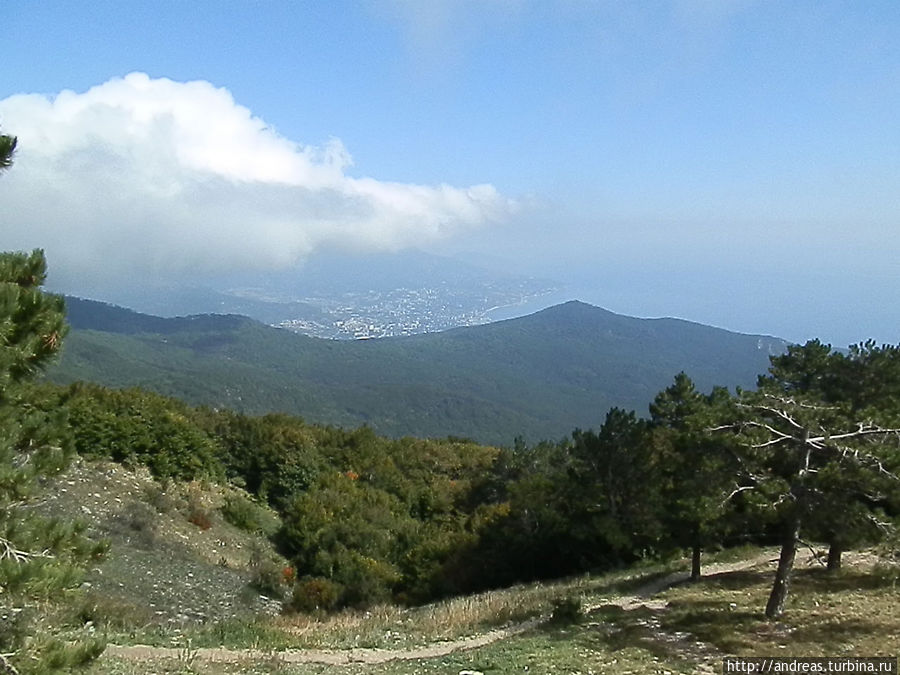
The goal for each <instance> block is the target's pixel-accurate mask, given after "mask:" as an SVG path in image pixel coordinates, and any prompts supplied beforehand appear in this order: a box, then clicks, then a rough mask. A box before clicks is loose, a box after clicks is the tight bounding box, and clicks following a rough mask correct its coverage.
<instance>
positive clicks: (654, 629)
mask: <svg viewBox="0 0 900 675" xmlns="http://www.w3.org/2000/svg"><path fill="white" fill-rule="evenodd" d="M771 557H772V554H771V553H766V554H763V555H759V556H756V557H754V558H751V559H749V560H741V561H738V562H734V563H713V564H711V565H707V566H706V568H705V569H704V576H711V575H714V574H724V573H727V572H734V571H738V570H745V569H749V568H751V567H755V566H757V565H761V564H764V563H768V562H769V561H770V560H771ZM688 578H689V575H688V574H687V573H686V572H676V573H674V574H669V575H667V576H665V577H662V578H660V579H655V580H653V581H651V582H648V583H647V584H644V585H643V586H641V587H639V588H638V589H637V590H635V591H634V593H633V594H631V595H619V596H613V597H610V598H609V599H607V600H604V601H603V602H599V603H593V604H591V605H589V606H588V607H586V608H585V611H586V612H590V611H592V610H595V609H599V608H600V607H604V606H609V605H615V606H617V607H620V608H622V609H624V610H626V611H631V610H634V609H638V608H642V607H643V608H647V609H650V610H653V611H660V610H662V609H664V608H665V605H666V603H665V602H664V601H660V600H654V599H653V598H652V596H654V595H656V594H657V593H659V592H660V591H662V590H664V589H666V588H668V587H669V586H672V585H674V584H678V583H682V582H684V581H687V580H688ZM545 620H546V617H537V618H534V619H530V620H528V621H524V622H522V623H517V624H515V625H513V626H508V627H506V628H498V629H495V630H491V631H487V632H485V633H480V634H478V635H473V636H470V637H465V638H459V639H456V640H448V641H442V642H433V643H431V644H427V645H423V646H421V647H410V648H407V649H375V648H357V649H287V650H282V651H264V650H254V649H226V648H224V647H201V648H198V649H191V650H187V649H183V648H182V649H179V648H174V647H150V646H146V645H133V646H119V645H108V646H107V648H106V651H105V653H104V654H105V655H108V656H112V657H115V658H121V659H127V660H129V661H145V660H149V659H160V658H162V659H185V660H188V659H189V660H196V661H200V662H204V663H243V662H249V661H278V662H281V663H317V664H325V665H334V666H340V665H350V664H354V663H365V664H378V663H386V662H388V661H413V660H417V659H429V658H436V657H440V656H447V655H448V654H453V653H455V652H461V651H466V650H469V649H476V648H478V647H484V646H485V645H489V644H492V643H494V642H498V641H500V640H506V639H508V638H510V637H513V636H515V635H519V634H520V633H524V632H525V631H528V630H531V629H532V628H536V627H537V626H538V625H540V624H541V623H542V622H544V621H545ZM638 624H639V625H641V626H642V627H643V628H646V629H647V631H648V639H651V640H654V641H657V642H661V643H666V644H668V645H671V646H672V649H673V651H675V652H676V653H678V654H681V655H684V656H685V657H686V658H688V659H691V660H695V661H698V662H700V663H701V665H700V666H699V668H700V670H698V672H704V673H705V672H714V671H712V670H709V671H708V670H707V667H706V663H708V662H711V661H712V660H713V659H716V658H721V654H719V653H718V652H717V651H715V650H714V648H712V647H711V646H709V645H704V644H703V643H699V642H696V641H693V640H692V639H691V636H690V635H688V634H687V633H684V634H682V633H671V632H667V631H664V630H663V629H662V628H661V626H660V624H659V620H658V619H656V618H655V617H652V616H651V617H650V618H648V619H639V620H638Z"/></svg>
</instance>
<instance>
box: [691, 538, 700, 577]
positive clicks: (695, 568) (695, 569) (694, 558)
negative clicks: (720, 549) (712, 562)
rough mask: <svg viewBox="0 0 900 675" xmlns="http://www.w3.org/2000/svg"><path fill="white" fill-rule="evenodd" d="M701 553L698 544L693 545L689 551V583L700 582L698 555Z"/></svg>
mask: <svg viewBox="0 0 900 675" xmlns="http://www.w3.org/2000/svg"><path fill="white" fill-rule="evenodd" d="M702 551H703V549H702V548H700V544H694V547H693V550H692V551H691V581H700V553H701V552H702Z"/></svg>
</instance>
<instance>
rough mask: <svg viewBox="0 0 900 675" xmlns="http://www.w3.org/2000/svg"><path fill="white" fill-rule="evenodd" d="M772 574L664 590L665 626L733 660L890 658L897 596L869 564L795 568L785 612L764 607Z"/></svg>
mask: <svg viewBox="0 0 900 675" xmlns="http://www.w3.org/2000/svg"><path fill="white" fill-rule="evenodd" d="M772 579H773V575H772V573H771V572H766V573H762V572H756V571H753V572H746V571H745V572H732V573H728V574H722V575H717V576H713V577H710V578H707V579H704V580H702V581H701V582H700V583H698V584H685V585H681V586H678V587H674V588H672V589H670V590H669V591H667V592H666V593H665V595H664V597H665V598H666V599H667V600H668V601H669V607H668V610H667V611H666V612H665V613H664V614H663V616H662V625H663V626H664V627H665V628H667V629H670V630H683V631H689V632H691V633H692V634H694V635H696V636H697V637H698V638H699V639H701V640H703V641H705V642H709V643H711V644H713V645H715V646H716V647H718V648H719V649H721V650H722V651H724V652H726V653H729V654H736V655H753V654H770V655H771V654H776V655H777V654H785V655H803V656H836V655H838V656H840V655H894V654H897V653H898V651H900V612H898V611H897V608H898V607H900V592H898V589H897V587H896V586H895V585H894V584H893V583H892V580H891V579H890V578H889V577H885V576H883V575H880V574H878V573H877V572H875V571H873V569H872V567H871V565H869V564H863V565H859V566H855V565H853V564H852V563H850V564H848V565H846V566H845V569H844V570H842V571H840V572H837V573H829V572H827V571H826V570H824V569H822V568H821V567H818V566H816V567H801V568H799V569H796V570H795V571H794V575H793V579H792V585H791V592H790V595H789V596H788V601H787V604H786V611H785V614H784V615H783V616H782V617H781V618H780V619H779V620H778V621H769V620H767V619H766V618H765V616H764V613H763V610H764V607H765V603H766V600H767V598H768V595H769V592H770V590H771V584H772Z"/></svg>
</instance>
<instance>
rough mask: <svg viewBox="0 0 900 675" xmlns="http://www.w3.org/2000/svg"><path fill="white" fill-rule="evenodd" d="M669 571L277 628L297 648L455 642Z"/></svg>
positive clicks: (294, 621)
mask: <svg viewBox="0 0 900 675" xmlns="http://www.w3.org/2000/svg"><path fill="white" fill-rule="evenodd" d="M670 570H671V567H670V566H662V565H655V566H652V567H644V568H641V569H638V570H636V569H631V570H624V571H620V572H612V573H609V574H606V575H603V576H601V577H589V576H582V577H576V578H572V579H566V580H561V581H556V582H548V583H533V584H521V585H517V586H513V587H511V588H506V589H500V590H495V591H487V592H484V593H477V594H473V595H467V596H462V597H456V598H449V599H447V600H443V601H440V602H436V603H433V604H430V605H425V606H423V607H413V608H402V607H396V606H379V607H375V608H372V609H369V610H367V611H365V612H360V611H354V610H347V611H344V612H340V613H338V614H332V615H314V614H298V615H293V616H284V617H279V618H278V619H276V620H275V624H274V627H276V628H280V629H282V630H284V631H286V632H287V633H289V634H290V635H291V636H292V637H293V638H294V640H291V644H292V645H294V646H297V647H329V648H342V647H403V646H411V645H419V644H424V643H428V642H434V641H438V640H452V639H456V638H459V637H464V636H468V635H472V634H475V633H478V632H481V631H484V630H488V629H491V628H496V627H498V626H504V625H507V624H511V623H516V622H520V621H524V620H526V619H529V618H533V617H538V616H544V617H547V616H549V615H550V613H551V611H552V609H553V605H554V602H555V601H559V600H561V599H564V598H574V599H577V600H580V601H581V602H583V603H584V604H589V603H590V601H591V599H593V598H596V597H598V596H599V595H608V594H611V593H616V592H622V591H624V590H626V589H628V588H630V587H632V586H634V585H636V584H638V583H642V582H644V581H646V580H647V579H648V578H649V577H652V576H655V575H657V574H664V573H666V572H668V571H670Z"/></svg>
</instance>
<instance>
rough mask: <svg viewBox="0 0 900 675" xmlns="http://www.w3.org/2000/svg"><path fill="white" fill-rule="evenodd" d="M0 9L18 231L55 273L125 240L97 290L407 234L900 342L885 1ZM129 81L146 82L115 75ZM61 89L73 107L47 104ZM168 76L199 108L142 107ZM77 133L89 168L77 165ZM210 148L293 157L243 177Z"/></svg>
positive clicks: (1, 113) (790, 323)
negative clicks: (89, 194) (189, 146)
mask: <svg viewBox="0 0 900 675" xmlns="http://www.w3.org/2000/svg"><path fill="white" fill-rule="evenodd" d="M3 15H4V21H5V26H6V31H5V38H4V40H3V41H2V42H0V64H2V65H0V68H2V71H3V77H2V78H0V125H2V128H3V129H4V130H5V131H7V132H9V133H16V134H18V135H19V136H20V140H21V141H22V144H23V146H22V150H21V152H20V156H19V160H18V162H17V166H16V168H15V169H14V171H11V172H9V174H8V175H6V176H4V178H3V180H2V181H0V198H2V199H4V202H5V203H7V204H8V205H12V207H13V208H12V210H13V211H14V213H13V214H12V216H11V218H10V219H9V220H7V224H6V226H5V227H6V228H8V231H7V233H6V234H7V236H5V237H4V236H3V232H2V230H0V244H3V246H4V247H10V246H16V247H20V246H30V245H41V246H44V247H45V248H47V249H48V255H49V256H50V258H51V264H53V260H54V255H55V256H56V259H57V260H59V261H60V263H59V266H60V268H61V270H62V271H60V272H59V279H60V282H59V283H61V284H62V285H65V283H67V281H70V280H73V279H76V278H78V277H79V275H88V276H90V275H91V274H94V275H96V274H97V268H98V267H99V266H100V261H101V260H103V259H104V256H109V255H114V256H115V257H116V258H118V259H121V260H122V265H121V267H116V266H113V268H112V269H110V271H109V275H108V276H107V277H106V278H103V279H101V278H99V277H98V278H97V280H96V281H97V283H98V284H100V283H116V277H117V275H118V276H121V275H123V274H127V276H128V278H130V279H140V278H141V275H149V276H154V275H155V276H157V277H158V276H160V275H166V274H172V275H173V276H178V275H184V274H186V270H194V269H197V268H199V269H201V270H202V271H208V272H210V273H212V272H217V271H221V268H223V267H224V268H231V267H236V266H237V267H240V266H242V265H247V266H253V265H259V266H263V267H265V266H280V265H288V264H292V263H293V262H294V261H296V260H299V259H302V258H303V257H305V256H308V255H314V254H315V252H316V250H318V249H319V248H321V247H329V246H339V247H340V246H347V247H354V248H359V249H363V250H368V249H372V250H382V249H387V250H395V249H398V248H403V247H408V246H415V247H419V248H425V249H428V250H432V251H436V252H447V253H454V254H460V255H466V254H471V255H472V256H473V257H477V258H478V259H479V260H488V261H493V264H495V265H498V266H502V267H507V268H510V269H516V270H519V271H525V272H529V273H532V274H536V275H544V276H550V277H554V278H557V279H560V280H562V281H565V282H567V283H569V284H570V292H571V293H572V294H573V295H577V296H578V297H580V298H581V299H584V300H586V301H589V302H593V303H595V304H599V305H602V306H605V307H607V308H609V309H612V310H614V311H619V312H623V313H627V314H632V315H639V316H679V317H683V318H687V319H691V320H695V321H700V322H703V323H710V324H714V325H720V326H723V327H726V328H730V329H734V330H740V331H746V332H760V333H768V334H776V335H779V336H783V337H787V338H789V339H793V340H804V339H807V338H810V337H816V336H818V337H822V338H823V339H825V340H827V341H831V342H834V343H835V344H841V345H845V344H848V343H850V342H856V341H859V340H862V339H865V338H868V337H873V338H875V339H877V340H879V341H884V342H892V343H896V342H898V341H900V303H898V302H897V295H898V293H897V291H898V288H900V262H898V261H900V237H898V236H897V230H898V226H900V122H898V119H900V113H898V111H900V41H898V40H897V39H896V36H897V35H900V3H897V2H895V1H893V0H891V1H883V2H877V1H872V2H828V1H824V0H821V1H815V2H774V1H768V2H754V1H752V0H747V1H734V2H726V1H725V0H722V1H717V0H671V1H668V2H601V1H596V2H587V1H581V2H575V1H571V2H570V1H564V0H560V1H559V2H550V1H549V0H548V1H546V2H537V1H530V2H529V1H526V0H521V1H519V0H497V1H494V2H490V1H485V2H466V1H463V0H460V1H457V2H447V1H445V0H429V1H423V2H400V1H393V0H384V1H375V0H372V1H370V2H369V1H360V2H274V1H273V2H269V1H256V2H251V1H249V0H247V1H246V2H239V1H237V0H229V1H223V0H219V1H216V2H207V1H205V0H193V1H191V2H185V1H159V0H155V1H154V2H138V1H137V0H130V1H127V2H122V1H105V2H104V1H98V0H91V1H90V2H80V1H77V0H67V1H65V2H63V1H61V0H60V1H52V0H43V1H42V2H40V3H36V2H31V1H26V0H10V1H8V2H6V3H4V9H3ZM129 73H145V74H146V75H147V78H146V80H140V79H139V78H138V79H135V78H132V79H131V80H129V81H127V82H125V81H122V80H116V78H123V77H125V76H126V75H128V74H129ZM161 78H166V79H167V80H170V81H171V82H170V83H168V84H162V83H161ZM110 81H113V82H116V81H118V82H119V84H117V85H108V86H107V87H106V88H104V89H101V90H99V91H96V92H95V93H94V94H92V95H91V96H87V92H88V91H89V90H91V89H92V88H97V87H102V86H104V85H105V84H106V83H109V82H110ZM197 81H202V82H205V83H209V86H208V87H207V89H203V90H201V89H198V87H196V86H194V87H189V86H188V85H186V84H185V83H189V82H197ZM223 89H224V90H226V93H227V94H228V95H230V99H227V97H225V98H223V97H222V96H221V95H217V94H215V92H217V91H218V92H220V93H221V90H223ZM63 90H71V91H73V92H74V96H75V97H76V101H81V103H78V105H77V106H76V107H77V109H78V111H79V112H78V114H77V115H75V114H74V113H72V112H71V107H70V108H69V109H67V110H69V112H66V111H65V110H63V109H62V106H61V105H56V107H55V108H54V109H53V110H52V111H50V110H47V106H48V105H50V103H49V102H52V101H54V100H55V99H54V97H55V96H56V95H57V94H58V93H59V92H61V91H63ZM17 94H40V95H42V97H43V100H44V101H46V102H48V103H46V104H44V103H40V102H39V101H38V100H37V98H36V97H30V98H29V97H24V98H23V97H15V96H14V95H17ZM148 96H149V97H151V98H153V100H156V99H157V98H158V97H172V98H173V99H178V100H184V101H185V102H187V101H190V105H189V106H188V107H189V108H190V110H192V111H195V112H194V113H190V114H187V113H185V115H187V117H189V118H191V120H193V121H191V120H188V121H187V122H186V121H185V119H186V117H185V115H182V114H181V113H171V111H168V109H166V111H168V112H166V111H164V112H165V114H170V115H172V116H173V117H172V119H174V120H175V122H172V123H171V124H168V125H167V124H164V123H162V122H159V121H158V120H156V121H154V122H153V123H152V125H150V126H146V127H142V126H141V125H146V124H149V123H147V121H146V115H145V114H144V112H142V111H146V110H147V107H146V106H147V105H149V103H147V100H148V99H147V97H148ZM77 97H82V98H77ZM136 97H143V98H141V101H142V103H140V104H139V105H138V104H132V103H133V101H135V100H137V98H136ZM82 103H83V105H82ZM154 105H156V104H154ZM185 105H188V104H187V103H185ZM99 106H106V107H105V108H103V109H104V110H106V111H107V113H108V112H109V107H110V106H112V108H115V109H116V110H120V111H123V110H124V111H126V112H122V114H116V115H112V114H111V113H110V115H111V116H106V114H105V113H104V114H101V113H100V112H98V111H99V110H100V107H99ZM183 109H184V110H186V109H187V108H179V110H183ZM154 110H157V108H154ZM173 110H174V108H173ZM196 111H202V112H199V113H197V112H196ZM236 111H237V112H236ZM240 111H249V112H247V114H246V115H243V113H241V112H240ZM160 115H162V113H160ZM242 115H243V117H242ZM198 116H199V117H201V118H204V119H207V120H209V125H208V126H209V127H210V128H213V127H215V125H214V124H213V121H214V120H219V119H220V118H221V119H225V118H227V119H229V120H231V122H229V123H228V124H225V126H222V127H221V129H223V130H225V131H224V132H222V133H227V134H228V135H229V138H228V139H227V141H223V142H222V143H221V144H219V143H217V141H216V138H221V135H220V136H216V135H213V134H211V135H210V137H209V138H208V139H207V141H205V142H203V143H200V142H198V143H197V144H196V145H197V147H196V148H194V149H193V150H192V152H193V154H192V155H191V156H190V157H188V158H187V159H185V158H184V157H181V156H179V157H178V158H176V159H173V157H174V155H175V154H179V153H181V151H180V150H177V151H176V150H173V149H172V148H174V147H175V146H174V145H172V147H169V145H167V144H175V143H176V142H180V143H181V144H182V145H181V146H179V147H183V144H184V141H183V140H181V141H178V139H184V137H185V134H188V133H193V132H192V131H191V130H194V132H197V130H198V129H199V131H201V132H202V131H203V130H204V129H203V126H202V124H201V123H199V122H196V120H194V118H196V117H198ZM239 118H240V119H239ZM155 119H156V118H155ZM159 119H162V118H159ZM38 120H39V121H40V124H42V125H44V126H43V129H46V128H47V127H52V128H53V129H58V130H59V131H58V133H56V134H55V135H49V136H48V134H47V133H46V132H45V131H43V130H42V129H40V128H38V126H39V124H38ZM253 120H261V121H262V122H261V123H260V124H256V123H255V122H253ZM263 123H264V124H263ZM254 124H256V126H254ZM198 125H199V126H198ZM261 125H262V126H261ZM263 126H264V127H265V128H263ZM16 127H17V128H16ZM251 127H252V128H251ZM215 128H217V129H218V128H219V127H215ZM229 130H240V131H234V133H233V134H232V133H231V131H229ZM78 135H80V136H81V138H82V143H86V142H87V141H84V140H83V139H84V138H88V139H93V140H94V142H92V143H91V144H90V149H89V150H85V149H84V147H86V146H83V145H79V142H76V141H75V140H72V139H73V138H74V137H75V136H78ZM48 139H49V140H48ZM235 139H243V140H235ZM279 139H280V141H284V142H285V143H287V142H290V143H291V144H293V145H292V146H291V147H288V146H287V145H284V144H282V145H279V143H278V141H279ZM26 141H31V142H32V145H34V144H37V143H40V144H41V146H42V147H43V148H44V149H45V152H43V154H42V155H40V156H38V153H37V151H36V150H34V149H33V148H29V147H28V144H27V143H26ZM97 141H99V142H97ZM98 147H99V148H101V149H102V150H103V153H100V151H99V150H98ZM160 148H163V149H165V148H169V149H168V150H166V152H163V151H162V150H160ZM259 148H262V150H260V151H259V154H258V155H253V154H252V153H253V152H255V149H259ZM79 149H80V152H81V153H82V154H81V157H82V160H83V164H84V165H83V167H81V168H80V169H79V172H80V173H79V176H82V177H83V180H82V181H81V182H78V181H77V180H75V179H73V178H71V177H70V176H68V175H67V174H66V173H63V171H64V169H65V167H66V166H69V167H71V166H72V165H71V162H70V163H69V164H67V165H66V164H64V163H63V162H62V159H61V158H66V157H70V156H73V155H74V154H77V152H79ZM31 152H33V153H34V154H33V155H32V154H29V153H31ZM219 152H221V153H222V154H225V155H228V156H231V157H242V158H246V157H253V156H257V157H260V158H263V159H260V160H259V161H260V162H263V163H266V162H267V163H269V164H273V165H278V166H281V164H282V163H283V164H284V166H285V167H286V168H285V169H284V172H283V173H277V172H276V173H274V174H273V173H271V172H267V171H266V170H264V169H263V168H257V169H254V170H253V171H250V173H242V171H243V170H242V169H241V170H239V169H237V168H235V167H234V166H232V165H231V164H227V158H225V157H218V155H217V153H219ZM291 152H294V153H295V154H296V153H298V152H299V153H300V155H302V156H301V157H300V158H299V159H298V157H297V156H290V153H291ZM85 153H87V156H85ZM91 153H100V154H97V156H96V157H95V156H94V155H93V154H91ZM203 153H207V155H209V156H208V157H206V156H204V157H199V155H200V154H203ZM267 153H272V154H267ZM285 153H287V154H285ZM182 154H183V153H182ZM213 156H215V157H213ZM351 158H352V159H351ZM167 161H172V162H173V164H172V165H171V171H169V172H168V175H169V176H170V177H171V176H175V177H176V178H173V179H172V180H174V181H175V184H173V185H170V184H169V183H168V182H166V180H168V179H166V180H164V179H163V178H161V176H162V175H163V174H165V173H166V167H167V166H168V165H167V164H166V162H167ZM298 162H299V163H298ZM243 163H244V164H248V163H250V164H252V163H253V160H252V159H245V160H243ZM301 165H302V166H301ZM109 166H117V167H119V169H118V173H117V174H115V175H113V173H114V172H112V171H111V170H109V168H108V167H109ZM102 167H106V168H102ZM148 167H149V168H148ZM17 174H20V175H19V176H17ZM138 174H140V176H138ZM125 175H134V176H135V183H136V182H137V179H138V178H140V186H138V185H129V184H128V181H127V180H126V178H124V177H123V176H125ZM236 183H237V184H239V187H238V188H235V189H231V188H232V187H234V185H235V184H236ZM148 185H149V186H150V187H149V188H148V187H147V186H148ZM50 186H52V187H50ZM92 186H94V189H95V190H96V192H97V195H95V196H94V197H93V198H85V197H84V195H85V192H86V191H89V190H91V189H92ZM197 186H200V188H198V187H197ZM151 188H152V189H151ZM288 188H290V189H288ZM67 190H68V191H69V192H67ZM4 191H6V193H4ZM301 193H302V194H301ZM76 194H77V195H80V197H78V198H76V197H75V196H74V195H76ZM110 195H117V196H121V198H120V199H119V200H118V202H119V203H118V205H117V206H115V205H113V206H111V205H110V204H109V203H107V202H109V201H116V200H115V199H113V200H110V199H108V198H109V196H110ZM160 195H166V196H167V197H166V198H165V199H163V198H161V197H160ZM173 195H177V197H173ZM198 195H200V196H198ZM101 197H103V198H107V199H106V201H104V200H103V199H101ZM85 199H86V201H85ZM67 200H71V201H67ZM35 203H38V204H41V205H42V206H41V208H40V209H37V210H31V213H30V215H29V214H26V213H25V211H26V207H27V205H29V204H35ZM46 204H51V205H52V204H58V205H59V206H58V207H57V208H56V210H55V211H54V210H53V207H52V206H44V205H46ZM135 205H137V206H135ZM41 209H44V210H46V213H45V212H44V211H42V210H41ZM117 209H119V210H117ZM8 210H10V209H9V207H8ZM170 210H171V211H170ZM82 211H83V213H82ZM260 211H265V214H264V215H263V216H259V218H260V220H259V221H258V222H257V220H256V218H257V215H258V212H260ZM298 211H303V213H304V217H302V218H300V217H298V218H294V217H293V214H295V213H297V212H298ZM229 214H232V215H233V219H232V220H233V222H232V220H229ZM238 215H239V216H240V217H239V218H238ZM39 216H40V220H39V221H38V220H37V219H38V217H39ZM98 218H106V219H108V220H109V221H110V222H113V221H114V222H116V223H119V225H117V228H118V229H110V228H109V227H106V228H105V229H104V227H100V226H98V225H97V224H96V222H95V221H96V220H97V219H98ZM171 223H177V227H176V226H172V225H170V224H171ZM219 223H225V224H224V225H221V236H215V237H212V239H214V242H213V243H212V244H210V243H209V242H210V239H211V237H210V233H211V232H218V231H219V230H217V229H216V228H219V227H220V225H219ZM422 223H424V225H423V224H422ZM40 237H44V238H45V239H49V240H51V243H46V242H45V241H38V239H39V238H40ZM69 238H71V240H70V239H69ZM4 239H6V242H4ZM85 242H88V243H85ZM92 242H93V243H92ZM204 242H206V243H204ZM266 242H271V243H272V246H271V247H268V248H267V246H266V245H265V244H266ZM64 243H65V244H66V245H65V247H63V244H64ZM54 246H57V247H58V248H59V251H55V250H54ZM129 247H131V248H133V249H134V250H133V251H132V252H131V253H129V252H128V249H129ZM207 249H209V255H206V253H204V251H206V250H207ZM242 256H243V257H242ZM79 261H80V262H79ZM79 265H81V266H82V267H80V266H79Z"/></svg>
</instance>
